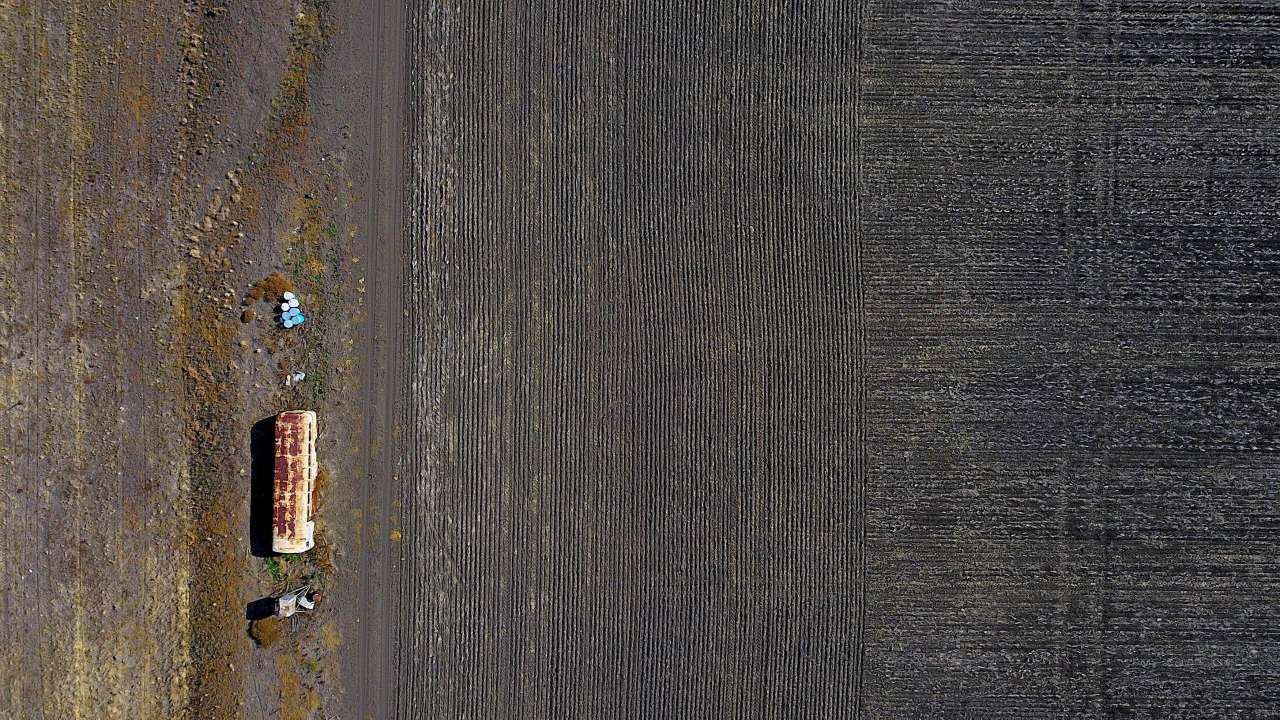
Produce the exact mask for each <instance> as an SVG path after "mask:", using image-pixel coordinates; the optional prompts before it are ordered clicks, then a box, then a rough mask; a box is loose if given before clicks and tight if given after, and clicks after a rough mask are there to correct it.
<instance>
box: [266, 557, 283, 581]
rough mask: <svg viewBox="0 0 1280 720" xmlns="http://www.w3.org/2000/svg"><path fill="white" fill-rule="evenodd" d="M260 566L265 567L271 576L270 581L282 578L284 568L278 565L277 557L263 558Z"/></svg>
mask: <svg viewBox="0 0 1280 720" xmlns="http://www.w3.org/2000/svg"><path fill="white" fill-rule="evenodd" d="M262 566H263V567H265V568H266V569H267V574H268V575H270V576H271V581H272V582H280V581H281V580H284V568H283V567H281V566H280V559H279V558H274V557H269V558H263V559H262Z"/></svg>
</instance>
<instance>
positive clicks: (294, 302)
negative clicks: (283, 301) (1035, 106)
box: [289, 298, 298, 308]
mask: <svg viewBox="0 0 1280 720" xmlns="http://www.w3.org/2000/svg"><path fill="white" fill-rule="evenodd" d="M289 307H291V308H296V307H298V298H289Z"/></svg>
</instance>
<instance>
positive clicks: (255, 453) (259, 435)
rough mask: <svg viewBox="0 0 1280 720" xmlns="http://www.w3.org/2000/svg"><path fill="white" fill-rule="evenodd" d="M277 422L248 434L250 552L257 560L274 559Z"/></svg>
mask: <svg viewBox="0 0 1280 720" xmlns="http://www.w3.org/2000/svg"><path fill="white" fill-rule="evenodd" d="M275 434H276V418H275V416H274V415H273V416H271V417H269V418H266V419H264V420H259V421H258V422H256V423H254V425H253V429H252V430H250V431H249V453H250V454H251V455H252V458H253V465H252V467H253V471H252V473H251V475H250V478H249V482H250V485H251V488H250V496H249V549H250V552H252V553H253V554H254V555H256V556H257V557H270V556H272V555H275V553H274V552H272V551H271V488H272V480H273V478H274V472H275V452H276V449H275Z"/></svg>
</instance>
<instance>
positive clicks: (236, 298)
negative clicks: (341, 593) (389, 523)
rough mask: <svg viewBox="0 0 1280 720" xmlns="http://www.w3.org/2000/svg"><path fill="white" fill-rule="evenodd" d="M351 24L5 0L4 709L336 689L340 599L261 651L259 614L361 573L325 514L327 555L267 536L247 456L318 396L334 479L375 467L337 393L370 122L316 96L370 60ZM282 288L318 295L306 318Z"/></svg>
mask: <svg viewBox="0 0 1280 720" xmlns="http://www.w3.org/2000/svg"><path fill="white" fill-rule="evenodd" d="M355 27H356V28H357V29H358V32H357V33H356V34H355V35H354V36H353V35H351V34H348V33H347V31H346V29H345V28H343V27H341V26H340V25H339V24H338V23H337V22H336V21H335V18H334V12H333V9H332V8H331V6H330V3H327V2H325V3H312V2H281V3H270V4H258V3H252V4H236V5H234V6H229V5H226V4H224V3H219V2H203V1H201V2H187V3H176V2H175V3H149V4H125V5H113V6H110V7H106V8H102V7H96V6H94V7H87V6H85V5H84V4H80V3H76V2H56V1H55V2H43V3H34V4H25V3H24V4H17V5H6V6H3V7H0V44H2V45H0V50H2V51H0V60H2V61H3V66H2V68H0V69H2V70H3V76H2V79H3V84H2V85H0V95H2V96H3V98H4V100H5V103H4V107H5V108H6V110H5V116H4V119H3V133H2V134H0V157H2V161H3V167H4V183H3V187H2V188H0V212H2V213H3V222H2V223H0V224H2V226H3V228H4V229H5V231H6V233H7V236H6V239H5V243H4V259H5V263H4V265H3V267H0V292H3V300H4V303H3V309H2V310H0V312H3V313H4V316H3V327H4V334H3V338H2V342H3V345H2V346H0V353H2V356H3V359H4V361H5V362H4V368H5V382H4V384H3V388H4V390H3V392H4V395H3V398H2V399H3V407H4V410H5V423H4V424H3V426H0V432H3V436H2V437H0V448H3V449H4V452H0V463H3V468H2V469H3V473H4V477H5V478H6V482H5V483H4V484H3V485H2V486H0V490H2V495H0V529H2V530H3V533H4V535H3V543H2V544H0V567H3V568H4V573H3V581H0V582H2V583H3V585H0V603H3V606H2V607H0V613H2V615H0V616H2V617H4V618H5V620H6V622H5V623H3V625H4V633H5V638H4V642H2V643H0V676H3V677H4V678H5V685H4V691H3V692H0V716H5V717H15V718H16V717H22V718H62V717H72V716H76V717H80V716H84V717H89V716H97V717H130V718H164V719H166V720H168V719H171V718H183V717H192V718H245V717H264V718H265V717H277V716H280V713H285V716H288V717H306V718H310V717H321V716H322V714H323V713H325V712H328V711H329V710H334V709H335V708H337V706H338V705H339V704H340V703H341V694H340V693H341V680H340V677H341V669H340V667H339V666H338V663H337V650H338V649H339V647H340V643H341V635H342V634H341V632H340V631H339V630H338V629H337V625H336V624H335V622H334V616H335V615H338V614H339V613H337V612H336V605H334V606H329V607H322V609H321V611H320V612H319V613H317V614H315V615H313V616H308V617H305V618H297V619H294V620H291V621H288V622H286V623H284V624H283V625H282V626H281V633H280V634H281V637H280V640H279V641H278V642H275V643H272V644H271V645H270V647H268V648H260V649H255V648H254V644H253V640H252V639H251V637H250V624H249V619H248V616H249V615H250V614H251V613H252V612H253V609H254V607H255V605H254V603H255V602H257V603H259V604H261V602H262V601H263V600H264V599H265V598H267V597H269V596H270V595H272V594H275V593H278V592H280V591H282V590H284V589H286V588H287V587H291V586H295V587H296V585H295V584H296V583H310V584H312V585H313V586H316V587H320V588H323V589H325V590H330V591H332V590H334V589H335V588H338V587H340V586H341V584H342V582H343V581H342V579H341V577H340V575H341V570H340V562H339V561H338V559H337V558H338V555H339V553H340V548H341V542H342V541H341V539H340V538H341V533H342V529H341V523H340V522H337V521H336V520H335V519H331V518H330V517H328V516H326V517H323V518H322V520H321V529H320V537H319V542H318V544H317V548H316V549H315V550H313V551H311V552H309V553H307V554H305V555H304V556H301V557H298V558H274V559H265V558H261V557H257V556H256V554H258V553H259V552H260V550H258V549H255V547H254V544H253V542H252V540H253V536H254V528H253V527H252V526H251V525H252V524H253V523H254V522H256V521H257V520H260V519H261V518H260V517H258V516H257V515H255V511H254V508H253V507H252V502H251V500H252V499H253V498H254V497H255V491H256V489H257V488H259V487H261V486H262V484H263V482H264V481H265V482H266V483H269V482H270V478H269V476H264V474H263V472H262V471H261V468H260V465H261V463H260V462H255V460H256V459H255V458H254V457H253V454H252V451H253V449H254V442H253V438H254V432H255V428H259V427H261V422H262V421H263V419H264V418H270V417H272V416H273V415H274V414H275V413H277V412H279V411H280V410H284V409H289V408H297V407H308V408H313V409H316V410H318V411H319V412H320V415H321V417H322V418H323V421H322V423H323V424H322V433H323V435H322V439H321V456H322V458H323V460H324V464H325V469H326V474H327V476H328V477H330V478H332V484H333V485H335V486H340V485H341V483H342V482H343V481H344V480H347V479H348V478H350V477H351V476H352V475H351V472H350V470H351V468H353V467H357V463H356V462H355V460H354V459H352V458H351V457H349V456H345V455H343V451H345V450H348V448H347V447H345V446H344V445H343V443H342V442H341V440H343V439H345V438H347V437H348V434H349V432H350V431H351V430H352V429H353V428H355V427H359V426H360V422H359V420H358V419H347V418H345V417H344V413H343V412H342V411H341V410H339V408H341V407H343V406H344V405H348V406H349V405H350V404H351V403H352V398H353V397H355V396H356V393H357V392H358V389H359V382H358V380H356V379H355V378H357V377H358V376H359V372H360V370H359V365H358V362H359V359H358V355H357V353H356V352H355V350H354V348H355V344H356V343H355V338H356V336H357V332H358V330H359V327H360V325H359V323H360V320H359V316H360V311H359V308H360V306H361V292H360V290H361V289H362V284H363V280H362V276H363V274H364V273H363V272H362V266H361V262H362V260H364V259H365V258H363V257H362V252H363V251H362V250H361V248H360V246H359V244H358V243H357V242H356V241H355V240H354V238H356V237H357V236H359V235H360V233H361V229H360V226H359V223H360V222H361V221H362V218H359V217H358V216H357V215H356V214H355V213H354V210H353V208H354V207H355V206H356V204H357V203H358V202H359V198H360V195H361V191H360V190H358V189H357V187H356V184H355V182H354V181H353V178H361V177H363V175H364V171H363V170H362V169H361V168H359V167H352V165H348V164H347V163H348V162H351V163H353V164H358V163H360V162H363V155H362V154H361V153H354V154H353V153H350V152H348V148H349V147H350V146H351V144H352V143H361V142H364V135H363V134H361V133H360V132H359V131H357V130H354V129H353V126H358V125H360V124H361V123H360V122H359V121H357V122H356V123H352V122H351V120H350V118H339V117H336V116H335V115H334V114H333V112H332V110H331V109H326V108H327V107H331V105H330V104H328V102H327V100H326V98H325V97H324V96H322V95H320V94H318V90H317V88H319V87H320V86H321V83H322V82H323V83H326V84H325V85H324V87H326V88H327V91H332V90H333V89H334V88H336V87H339V86H342V85H343V82H342V81H341V80H340V79H339V78H341V77H343V76H344V75H343V73H344V70H343V66H342V65H329V64H327V61H326V56H327V55H328V54H329V53H330V52H331V51H332V50H333V48H334V47H335V46H341V47H343V48H347V47H354V48H355V49H354V50H343V51H342V52H345V53H346V54H347V55H351V54H363V53H367V52H368V51H367V49H366V44H365V43H364V42H362V41H361V40H360V38H361V37H362V36H361V35H360V32H363V30H362V29H361V28H360V26H359V25H355ZM353 37H354V39H352V38H353ZM366 64H368V62H367V61H366ZM321 78H323V81H322V80H321ZM353 156H354V157H353ZM286 289H294V290H296V291H297V292H298V294H299V295H300V296H301V297H302V298H303V303H304V306H303V307H304V312H306V313H307V315H308V322H307V324H306V325H304V326H303V327H301V328H298V329H297V330H294V331H290V332H285V331H284V330H283V329H282V328H281V327H280V326H279V324H278V322H276V320H275V315H274V313H273V309H272V308H273V305H272V304H273V303H276V302H278V301H279V294H280V293H281V292H282V291H283V290H286ZM289 369H302V370H304V371H305V372H306V373H307V380H306V381H305V382H304V383H302V384H301V385H300V386H297V387H292V388H286V387H285V386H284V384H283V378H284V376H285V371H286V370H289ZM348 378H352V380H351V381H348ZM332 494H333V495H335V496H337V497H341V493H340V492H337V491H335V492H333V493H332ZM327 504H332V505H334V506H335V507H334V508H333V510H332V513H333V515H335V516H338V515H340V514H341V515H346V516H349V515H350V514H351V511H350V510H348V509H347V508H345V507H344V506H343V505H342V504H341V503H340V502H339V501H334V502H332V503H327ZM268 563H270V566H268ZM334 711H335V712H336V710H334Z"/></svg>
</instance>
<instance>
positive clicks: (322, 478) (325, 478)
mask: <svg viewBox="0 0 1280 720" xmlns="http://www.w3.org/2000/svg"><path fill="white" fill-rule="evenodd" d="M330 480H331V477H330V476H329V468H323V467H322V468H320V471H319V472H317V473H316V483H315V489H314V490H315V491H314V497H315V509H316V512H319V511H320V510H321V508H323V507H324V501H325V500H326V499H327V498H328V497H329V482H330Z"/></svg>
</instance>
